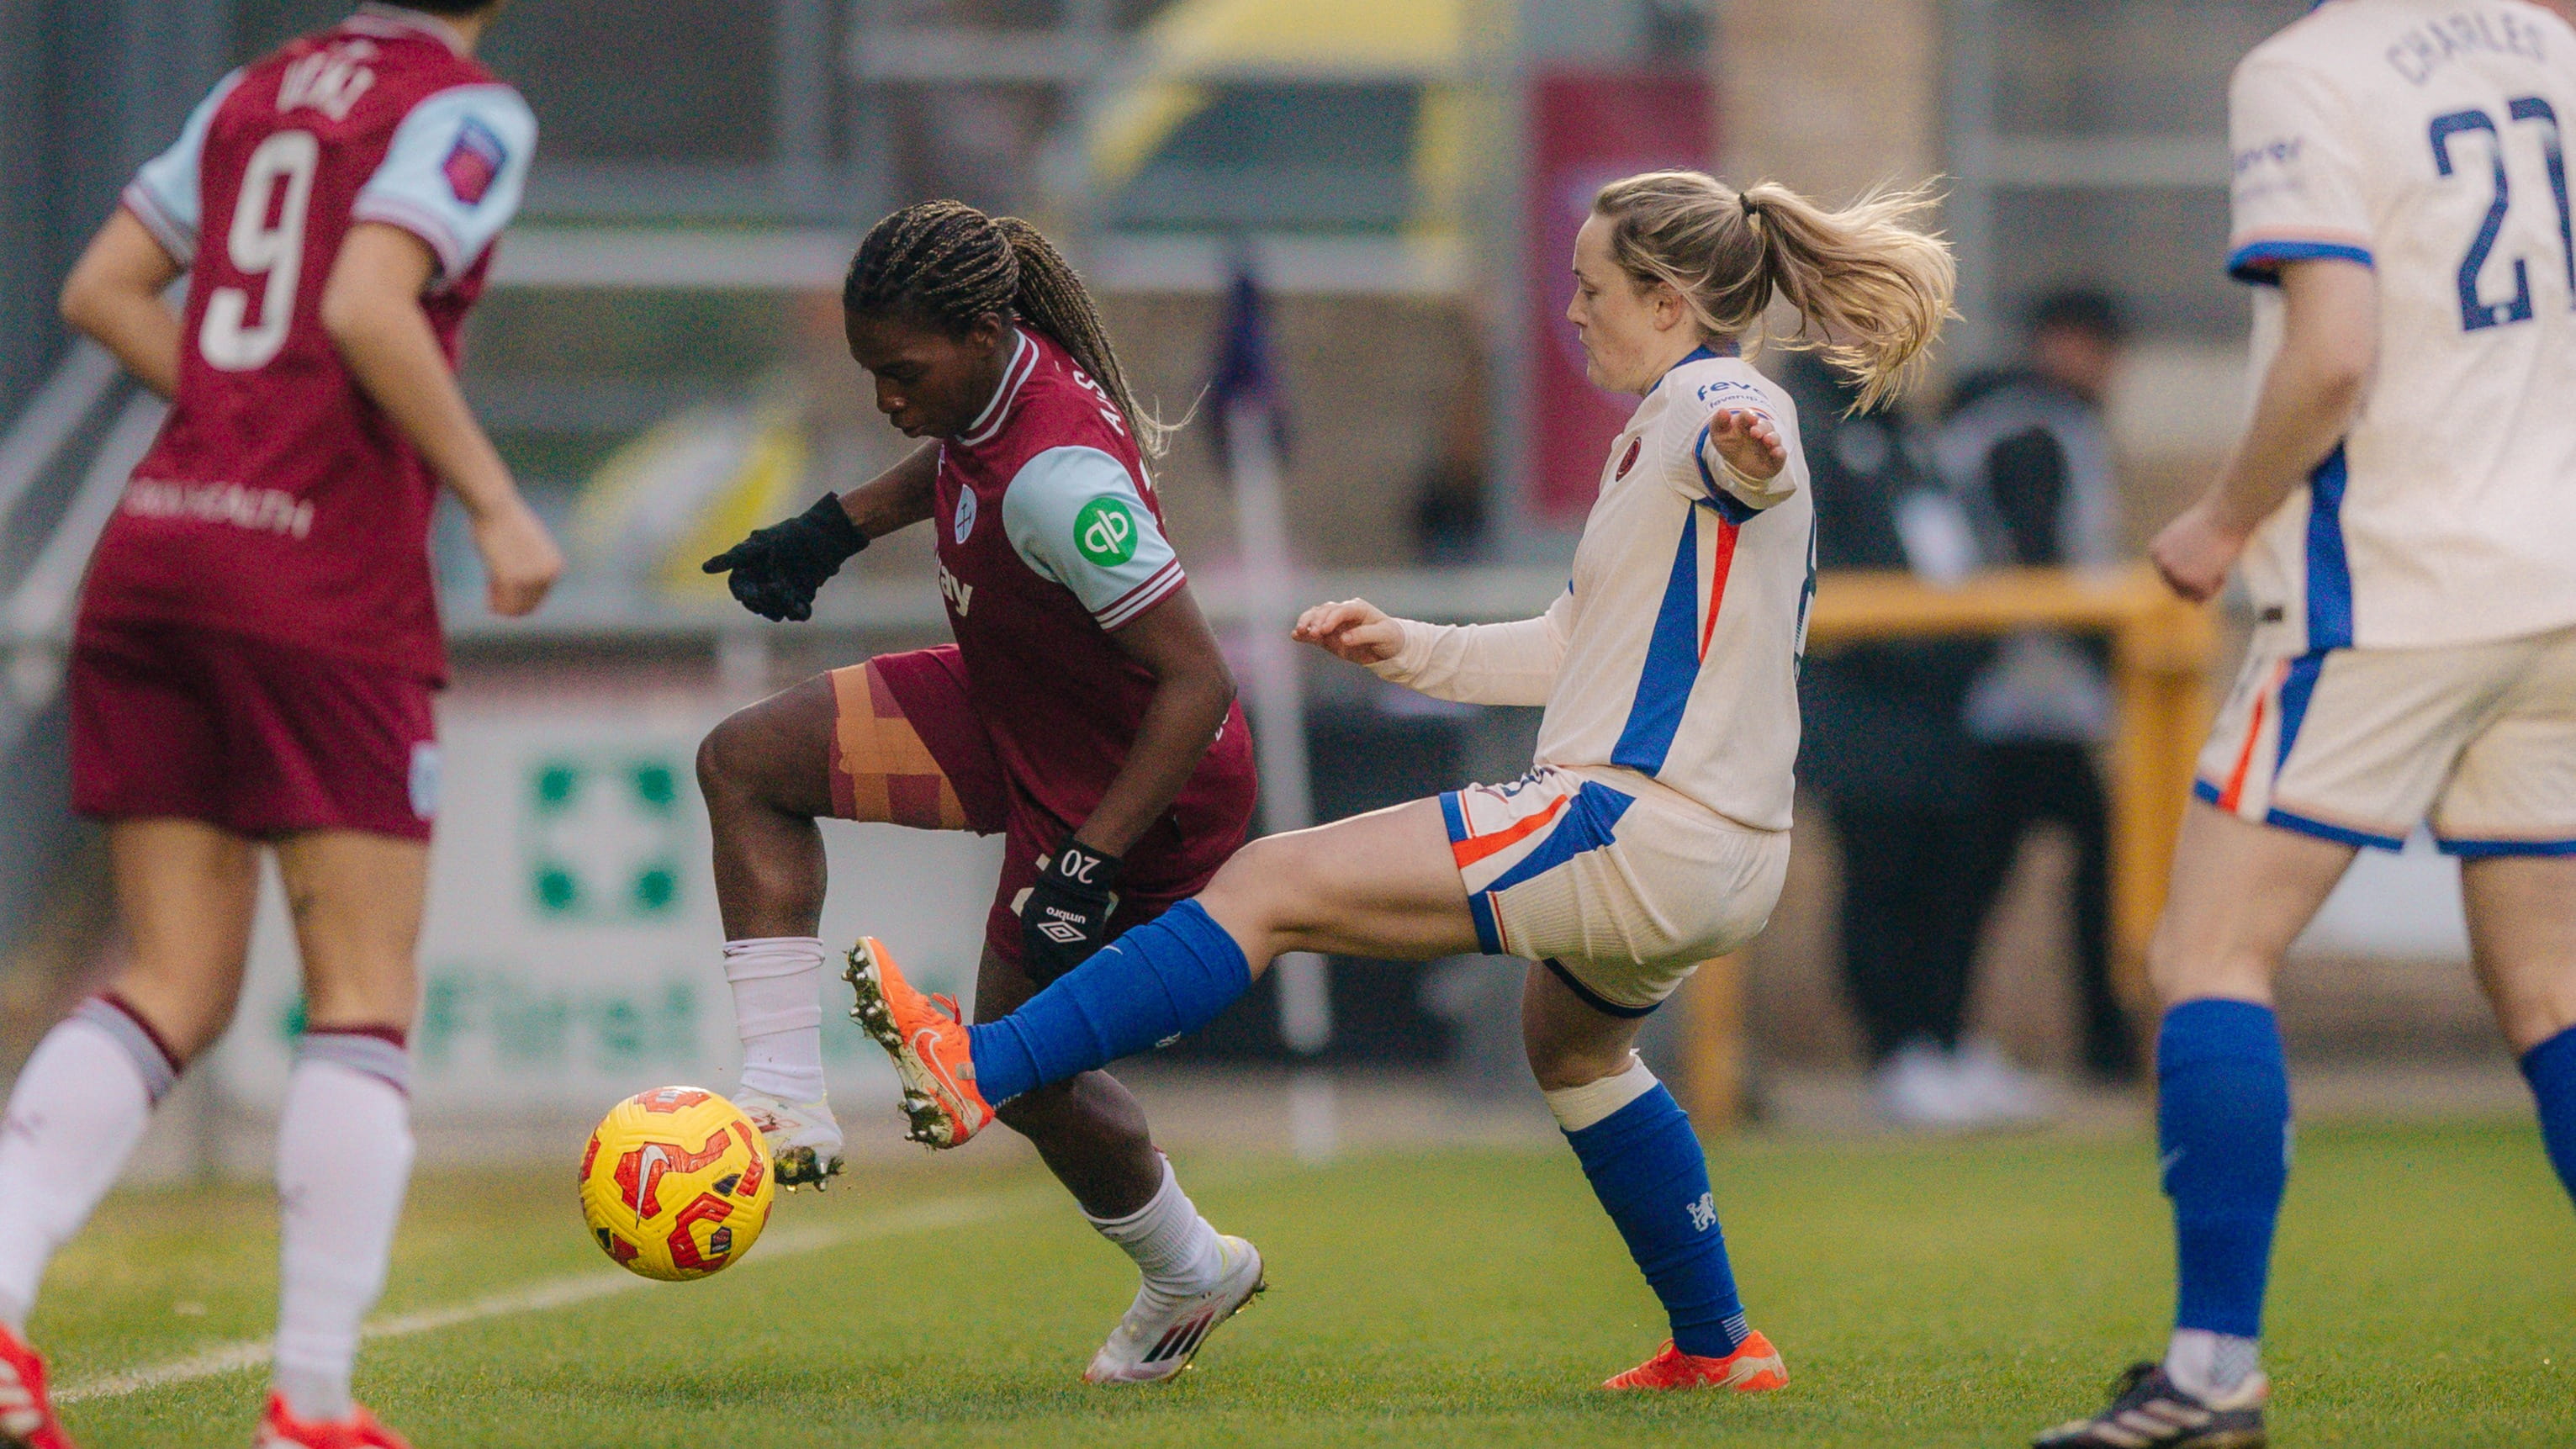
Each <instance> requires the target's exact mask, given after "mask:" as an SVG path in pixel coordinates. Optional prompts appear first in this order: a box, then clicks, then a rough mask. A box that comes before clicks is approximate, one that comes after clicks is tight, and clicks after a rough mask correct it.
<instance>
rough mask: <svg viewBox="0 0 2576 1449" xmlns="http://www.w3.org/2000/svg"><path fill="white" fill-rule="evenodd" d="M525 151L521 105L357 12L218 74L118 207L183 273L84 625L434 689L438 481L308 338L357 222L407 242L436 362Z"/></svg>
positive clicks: (528, 147) (451, 353) (502, 215)
mask: <svg viewBox="0 0 2576 1449" xmlns="http://www.w3.org/2000/svg"><path fill="white" fill-rule="evenodd" d="M535 149H536V121H535V118H534V117H533V116H531V115H530V113H529V111H528V107H527V104H526V102H524V101H523V100H521V99H520V97H519V95H518V93H517V92H516V91H514V90H512V89H511V88H510V87H508V86H506V85H502V84H500V83H498V82H496V81H495V80H494V79H493V78H492V75H491V73H490V72H488V71H486V70H485V69H483V67H482V66H480V65H478V64H477V63H476V62H475V61H474V60H473V58H472V57H470V56H468V55H466V54H465V53H464V52H463V50H462V48H461V47H460V46H459V44H458V43H457V39H456V36H455V33H454V32H453V31H451V30H450V29H449V28H448V27H447V26H446V25H445V24H443V23H441V22H440V21H439V20H438V19H437V18H436V17H434V16H429V15H426V14H422V13H419V12H415V11H409V10H403V9H400V8H397V7H394V6H388V5H375V4H369V5H363V6H361V7H359V9H358V11H357V13H356V14H354V15H352V16H351V17H350V18H349V19H348V20H346V21H344V22H342V23H341V24H340V25H337V26H335V27H333V28H331V29H329V30H325V31H321V32H318V33H316V34H313V35H309V36H306V37H304V38H303V39H300V40H297V41H294V42H293V43H291V44H289V45H287V46H286V47H285V48H284V49H282V50H279V51H278V52H277V53H275V54H274V55H271V56H269V57H267V58H266V59H264V60H261V61H258V62H256V63H254V64H252V65H249V66H246V67H244V68H243V69H241V70H239V71H236V72H234V73H233V74H232V75H230V76H227V77H225V79H224V80H223V82H222V83H221V84H219V85H218V86H216V87H215V89H214V91H213V93H212V94H210V95H208V96H207V97H206V99H205V101H204V102H203V104H201V105H199V106H198V107H197V109H196V111H195V113H194V114H193V115H191V116H190V117H189V118H188V122H187V125H186V127H185V129H184V130H183V131H182V132H181V133H180V136H179V139H178V141H177V142H176V143H175V144H174V145H172V146H171V148H170V149H169V150H168V151H167V152H165V153H163V154H162V155H161V156H159V157H157V158H155V159H154V160H152V161H150V162H148V163H146V164H145V165H144V167H143V168H142V170H141V171H140V172H139V173H137V175H136V176H135V178H134V181H133V183H132V184H131V185H130V186H128V187H127V188H126V190H125V197H124V205H125V208H126V209H127V210H128V211H129V212H131V213H132V214H133V215H134V216H135V217H136V219H138V220H139V221H141V222H142V223H143V225H144V226H145V227H147V228H148V229H149V230H150V231H151V232H152V234H153V236H155V237H156V238H158V239H159V240H160V242H161V245H162V246H163V247H164V248H165V249H167V250H168V251H169V253H170V255H171V257H172V258H173V259H175V260H177V261H178V262H179V263H180V264H181V265H183V266H186V267H187V268H188V269H189V272H190V276H189V280H188V297H187V304H186V308H185V311H184V313H183V317H182V322H183V331H182V334H181V338H180V363H179V392H178V396H177V397H176V398H175V399H174V400H173V402H172V406H171V410H170V414H169V417H168V419H167V420H166V421H165V422H164V423H163V425H162V428H161V433H160V436H159V438H158V439H157V440H156V441H155V443H154V445H153V447H152V450H151V452H150V453H149V454H148V455H147V456H146V457H145V458H144V459H143V461H142V463H141V464H140V465H139V466H137V467H136V469H135V471H134V477H133V480H132V482H131V483H130V484H129V485H128V486H127V489H126V494H125V499H124V502H123V504H122V506H121V507H120V508H119V509H118V511H117V513H116V515H115V517H114V518H113V519H112V520H111V522H110V523H109V525H108V528H107V531H106V533H105V534H104V535H103V536H102V537H101V539H100V541H99V547H98V553H97V556H96V557H95V559H94V560H93V562H92V564H91V567H90V574H89V579H88V582H87V585H86V587H85V589H84V593H83V598H82V611H83V615H84V617H86V618H95V619H100V620H127V621H136V622H169V623H179V624H193V625H198V626H203V627H210V628H217V629H224V630H230V631H234V632H237V633H245V634H251V635H255V636H259V637H263V638H269V639H274V640H279V641H282V642H285V643H289V644H294V645H298V646H301V647H305V648H309V649H313V650H315V651H318V652H321V653H324V654H329V655H335V656H338V657H342V658H347V659H352V660H356V661H359V662H364V663H371V664H379V665H383V666H385V667H388V668H393V669H397V670H401V671H404V672H408V673H412V674H416V675H420V676H423V677H427V678H431V679H440V678H443V677H444V675H445V669H446V665H445V654H444V648H443V645H442V642H441V640H440V637H439V625H438V606H437V595H436V591H435V589H434V587H433V582H432V579H431V575H430V565H429V555H428V538H429V522H430V512H431V505H432V504H433V503H434V502H435V501H436V493H437V480H436V479H435V478H434V477H433V476H432V475H431V472H430V470H429V467H428V465H427V464H426V462H425V461H424V460H423V459H422V458H421V457H420V455H419V452H418V451H417V450H416V449H414V448H413V447H412V445H411V444H410V442H409V441H408V440H407V439H405V438H404V437H403V436H402V435H401V433H400V431H399V430H398V429H397V428H396V427H395V426H394V424H393V422H392V420H391V419H390V418H388V417H387V416H386V415H385V413H384V412H383V411H382V410H381V409H380V408H378V407H377V406H376V405H375V403H374V402H373V401H372V400H370V399H369V398H368V397H367V396H366V394H365V393H364V392H363V391H362V390H361V389H360V388H359V386H358V384H357V381H356V379H355V378H354V377H353V376H352V375H351V373H350V372H349V369H348V365H347V364H346V363H345V362H344V361H343V360H342V359H341V356H340V353H339V349H338V347H337V346H336V345H335V344H334V343H333V342H332V340H331V338H330V337H329V335H328V334H327V333H326V332H325V331H324V330H323V327H322V321H321V299H322V290H323V284H324V283H325V281H326V280H327V279H328V278H329V276H330V273H331V267H332V264H333V263H334V261H336V260H337V258H338V256H339V253H340V245H341V242H342V240H343V239H344V238H346V237H347V235H348V233H349V230H350V228H351V227H352V226H354V225H355V224H357V223H359V222H382V223H386V224H389V225H392V226H396V227H400V228H402V229H403V230H405V231H407V232H410V233H411V234H413V235H414V236H417V237H419V238H421V239H422V240H423V241H424V242H426V243H427V244H428V245H429V247H430V249H431V251H432V252H433V253H434V254H435V255H436V258H437V274H436V276H435V278H434V279H433V281H432V282H431V284H430V289H429V292H428V295H426V296H425V297H423V298H422V305H423V308H424V310H425V311H426V312H427V315H428V317H429V321H430V325H431V327H432V329H433V330H434V331H435V332H436V334H437V336H438V339H439V342H440V344H441V345H442V346H443V347H444V348H445V349H446V351H447V354H448V359H449V362H450V363H451V365H452V364H453V363H454V361H455V358H456V349H457V335H458V332H459V330H460V329H461V328H462V326H463V324H464V320H465V315H466V312H467V310H468V309H469V308H471V307H472V306H473V305H474V302H475V299H476V298H477V297H479V296H480V295H481V293H482V290H483V282H484V277H485V274H486V272H487V271H488V270H489V268H490V265H491V259H492V251H493V242H494V239H495V238H496V237H498V236H499V234H500V232H501V229H502V228H503V227H504V226H505V225H506V224H507V223H508V222H509V219H510V217H511V214H512V213H513V212H514V211H515V210H516V209H517V207H518V204H519V198H520V194H521V191H522V188H523V187H524V185H525V183H526V179H527V174H528V163H529V159H530V157H531V155H532V154H533V153H534V151H535Z"/></svg>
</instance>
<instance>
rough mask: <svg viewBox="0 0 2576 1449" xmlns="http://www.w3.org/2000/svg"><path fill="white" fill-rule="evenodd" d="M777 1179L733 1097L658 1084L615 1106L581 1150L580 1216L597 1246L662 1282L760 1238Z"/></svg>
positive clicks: (701, 1270) (730, 1256) (721, 1261)
mask: <svg viewBox="0 0 2576 1449" xmlns="http://www.w3.org/2000/svg"><path fill="white" fill-rule="evenodd" d="M776 1190H777V1185H776V1184H775V1183H774V1182H773V1181H772V1180H771V1176H770V1171H769V1149H768V1147H767V1146H765V1145H764V1144H763V1143H762V1142H761V1140H760V1133H759V1131H758V1129H756V1128H754V1127H753V1126H752V1125H751V1124H750V1123H749V1122H747V1121H745V1120H744V1119H743V1115H742V1113H741V1112H740V1111H738V1110H736V1109H735V1107H734V1105H733V1103H731V1102H728V1101H726V1100H725V1099H724V1098H722V1097H719V1096H717V1095H716V1094H715V1093H713V1092H710V1091H707V1090H706V1089H705V1088H703V1087H656V1088H654V1089H653V1090H652V1091H649V1092H638V1093H637V1094H635V1095H634V1096H632V1097H629V1098H627V1099H626V1100H625V1101H623V1102H620V1103H618V1104H617V1105H616V1106H615V1107H612V1108H610V1109H609V1112H608V1116H607V1117H606V1118H605V1119H604V1120H602V1121H601V1122H600V1124H599V1130H598V1131H596V1132H593V1133H591V1134H590V1146H588V1147H586V1148H584V1149H583V1150H582V1154H581V1215H582V1219H583V1221H585V1222H587V1223H589V1224H590V1235H591V1237H592V1238H593V1239H594V1240H595V1241H597V1242H598V1244H599V1246H600V1250H601V1251H602V1252H605V1253H606V1254H608V1256H610V1257H611V1258H614V1259H616V1260H617V1262H618V1263H619V1264H620V1265H621V1266H623V1267H625V1268H626V1269H628V1270H629V1271H631V1272H635V1273H641V1274H642V1275H644V1276H645V1277H647V1278H659V1279H661V1280H662V1281H663V1282H666V1283H677V1282H683V1281H685V1280H687V1279H690V1278H703V1277H705V1276H707V1275H708V1274H710V1273H713V1272H717V1271H719V1270H720V1269H722V1268H724V1267H725V1266H726V1265H727V1264H730V1263H733V1262H735V1261H737V1260H739V1259H740V1258H741V1257H742V1255H743V1254H745V1253H748V1252H750V1251H751V1245H752V1244H753V1243H755V1242H758V1241H759V1240H760V1230H761V1228H762V1227H764V1226H766V1225H767V1224H768V1222H769V1200H770V1198H771V1196H772V1195H773V1194H774V1193H775V1192H776Z"/></svg>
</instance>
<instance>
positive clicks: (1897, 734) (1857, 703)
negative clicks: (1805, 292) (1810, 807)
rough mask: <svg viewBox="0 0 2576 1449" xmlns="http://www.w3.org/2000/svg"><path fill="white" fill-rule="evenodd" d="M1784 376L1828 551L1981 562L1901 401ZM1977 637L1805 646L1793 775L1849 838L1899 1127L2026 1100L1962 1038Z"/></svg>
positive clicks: (1872, 998)
mask: <svg viewBox="0 0 2576 1449" xmlns="http://www.w3.org/2000/svg"><path fill="white" fill-rule="evenodd" d="M1781 377H1782V379H1783V382H1784V384H1785V385H1786V386H1787V388H1788V390H1789V393H1790V395H1791V396H1792V397H1794V398H1796V399H1797V400H1798V414H1799V416H1800V417H1801V418H1802V419H1804V420H1805V424H1804V426H1805V432H1806V440H1807V452H1808V458H1809V466H1810V467H1811V468H1812V469H1813V470H1814V474H1815V480H1816V563H1817V566H1818V567H1819V568H1823V569H1904V570H1907V571H1910V572H1911V573H1913V574H1914V575H1915V576H1916V577H1918V578H1921V579H1923V580H1924V581H1926V582H1928V583H1932V584H1936V585H1939V584H1952V583H1956V582H1958V581H1959V580H1960V579H1962V578H1964V577H1965V576H1966V575H1967V574H1968V573H1969V571H1970V570H1972V569H1973V568H1974V567H1975V566H1976V564H1977V561H1978V557H1979V555H1978V547H1977V539H1976V528H1975V526H1974V524H1973V523H1972V522H1971V519H1970V515H1969V512H1968V510H1967V509H1966V508H1965V507H1964V506H1963V505H1962V504H1961V502H1960V501H1959V499H1958V498H1956V497H1954V496H1953V495H1952V494H1951V492H1950V490H1949V489H1948V488H1947V487H1946V486H1945V485H1944V483H1943V481H1942V479H1941V477H1940V475H1939V474H1938V473H1936V472H1935V471H1934V470H1933V469H1932V467H1931V465H1930V462H1929V460H1928V459H1927V457H1926V456H1925V455H1924V452H1923V448H1922V439H1921V435H1920V434H1919V432H1918V431H1917V430H1916V429H1915V428H1914V427H1913V425H1912V424H1910V423H1908V422H1907V421H1906V419H1905V418H1904V417H1903V416H1902V415H1900V414H1899V413H1897V412H1896V411H1895V410H1894V409H1889V408H1881V409H1876V410H1872V411H1868V412H1862V413H1853V412H1851V411H1850V408H1851V406H1852V403H1853V400H1854V398H1855V397H1856V396H1857V394H1856V392H1855V391H1854V389H1853V388H1852V387H1851V385H1850V384H1849V383H1848V382H1847V381H1845V380H1844V379H1842V378H1839V377H1837V376H1835V375H1834V374H1833V372H1832V371H1831V370H1829V369H1827V368H1824V367H1822V366H1819V365H1818V364H1817V363H1816V362H1815V361H1814V360H1813V359H1812V358H1809V357H1805V356H1795V357H1792V358H1791V359H1789V360H1788V361H1787V362H1786V363H1785V364H1784V365H1783V367H1782V369H1781ZM1989 653H1990V651H1989V649H1988V646H1986V645H1985V644H1983V643H1980V642H1975V641H1965V640H1939V641H1929V642H1904V643H1877V644H1861V645H1855V646H1853V647H1851V648H1849V649H1842V650H1837V651H1835V652H1833V653H1830V654H1819V655H1815V656H1813V657H1810V658H1809V659H1808V660H1807V662H1806V666H1805V668H1804V670H1803V671H1802V672H1801V675H1800V678H1799V687H1798V695H1799V703H1800V708H1801V711H1802V713H1803V715H1804V717H1805V719H1806V722H1807V728H1806V731H1805V735H1804V738H1805V747H1804V749H1803V750H1802V751H1801V753H1800V755H1799V759H1798V778H1799V780H1800V781H1801V782H1802V783H1804V784H1806V785H1807V786H1809V787H1811V788H1812V789H1814V790H1815V791H1816V793H1817V794H1818V795H1819V796H1821V797H1822V798H1823V801H1824V804H1825V808H1826V813H1827V814H1829V815H1830V816H1832V818H1833V822H1834V832H1835V835H1836V837H1837V838H1838V839H1839V840H1840V841H1841V843H1842V860H1843V894H1842V903H1841V913H1840V918H1839V919H1840V934H1841V938H1842V959H1843V979H1844V982H1845V984H1846V986H1847V988H1848V990H1849V991H1850V993H1851V1001H1852V1007H1853V1010H1854V1012H1855V1014H1856V1015H1857V1016H1858V1017H1859V1020H1860V1027H1861V1033H1862V1036H1863V1038H1864V1045H1865V1046H1866V1048H1867V1050H1868V1053H1869V1062H1870V1075H1871V1087H1872V1092H1873V1095H1874V1098H1875V1100H1876V1102H1877V1104H1878V1108H1879V1111H1880V1112H1881V1114H1882V1115H1884V1116H1885V1117H1886V1118H1887V1120H1888V1121H1890V1122H1892V1123H1894V1124H1896V1125H1898V1126H1902V1127H1909V1128H1926V1129H1944V1128H1947V1129H1958V1128H1969V1127H1980V1126H1989V1125H1995V1124H1997V1123H2000V1122H2004V1121H2010V1120H2015V1119H2017V1118H2019V1117H2021V1116H2024V1115H2027V1114H2028V1112H2029V1111H2030V1110H2032V1109H2031V1106H2030V1103H2029V1101H2028V1093H2027V1091H2026V1090H2025V1089H2023V1088H2022V1087H2021V1085H2020V1084H2019V1083H2017V1082H2015V1081H2013V1080H2011V1079H2010V1078H2009V1077H2008V1076H2007V1075H2005V1074H2003V1073H2001V1072H1999V1071H1997V1070H1996V1068H1998V1067H2000V1066H2001V1063H2002V1059H2001V1057H2000V1056H1999V1055H1997V1054H1996V1053H1994V1052H1993V1050H1992V1049H1991V1048H1984V1049H1980V1048H1979V1047H1977V1046H1975V1045H1973V1044H1971V1043H1969V1042H1968V1041H1967V1040H1966V1039H1965V1030H1966V1018H1967V1010H1968V988H1969V982H1970V977H1971V973H1972V971H1973V970H1974V967H1975V964H1976V953H1977V921H1978V912H1977V910H1976V909H1975V907H1974V904H1973V902H1972V900H1971V895H1970V883H1971V881H1972V879H1973V875H1974V871H1975V868H1976V865H1977V861H1978V853H1977V850H1976V842H1977V840H1978V835H1979V829H1980V826H1979V819H1978V811H1979V810H1980V808H1981V807H1982V806H1983V804H1984V801H1985V793H1986V792H1985V785H1984V782H1983V781H1982V779H1981V778H1980V776H1979V770H1980V767H1981V763H1982V762H1981V761H1980V760H1979V758H1978V756H1977V752H1976V751H1975V750H1974V748H1973V747H1972V746H1971V744H1970V742H1969V739H1968V734H1967V730H1966V727H1965V724H1964V713H1965V709H1966V703H1967V697H1968V689H1969V685H1970V683H1971V681H1973V680H1974V679H1975V678H1976V675H1977V671H1978V669H1979V667H1980V666H1981V665H1983V664H1984V663H1985V662H1986V660H1987V658H1988V656H1989Z"/></svg>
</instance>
